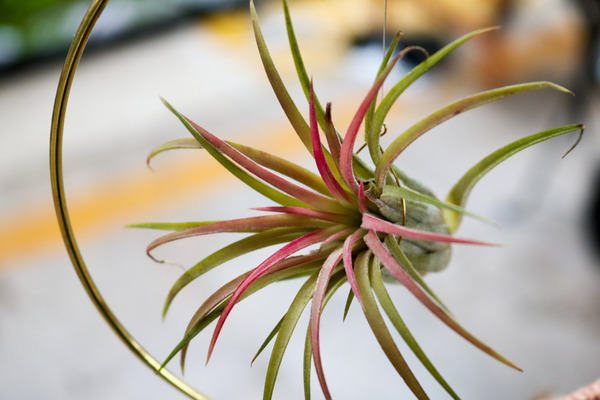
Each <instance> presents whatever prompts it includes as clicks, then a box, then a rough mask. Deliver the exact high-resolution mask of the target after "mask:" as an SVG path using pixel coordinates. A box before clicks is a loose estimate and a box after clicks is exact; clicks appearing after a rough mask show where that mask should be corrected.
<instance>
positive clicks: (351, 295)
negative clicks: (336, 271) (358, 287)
mask: <svg viewBox="0 0 600 400" xmlns="http://www.w3.org/2000/svg"><path fill="white" fill-rule="evenodd" d="M346 276H347V275H346ZM355 279H356V278H355ZM352 300H354V290H352V288H350V290H349V291H348V297H346V304H345V305H344V316H343V317H342V321H345V320H346V317H347V316H348V312H349V311H350V306H351V305H352Z"/></svg>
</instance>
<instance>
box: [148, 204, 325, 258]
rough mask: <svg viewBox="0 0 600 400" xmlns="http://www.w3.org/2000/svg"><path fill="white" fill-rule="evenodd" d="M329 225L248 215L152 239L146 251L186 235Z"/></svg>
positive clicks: (286, 217)
mask: <svg viewBox="0 0 600 400" xmlns="http://www.w3.org/2000/svg"><path fill="white" fill-rule="evenodd" d="M328 225H330V224H329V223H327V222H325V221H319V220H313V219H310V218H306V217H302V216H299V215H285V214H283V215H263V216H260V217H248V218H239V219H232V220H227V221H217V222H213V223H210V224H205V225H198V226H193V227H191V228H187V229H183V230H181V231H176V232H173V233H169V234H168V235H164V236H161V237H159V238H158V239H156V240H154V241H153V242H152V243H150V244H149V245H148V247H147V248H146V253H148V254H150V252H151V251H152V250H154V249H155V248H157V247H158V246H161V245H163V244H165V243H169V242H172V241H175V240H179V239H184V238H188V237H195V236H202V235H209V234H213V233H224V232H253V231H262V230H265V229H272V228H285V227H292V226H296V227H305V228H309V227H312V228H319V227H324V226H328Z"/></svg>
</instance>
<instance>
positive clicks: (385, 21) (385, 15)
mask: <svg viewBox="0 0 600 400" xmlns="http://www.w3.org/2000/svg"><path fill="white" fill-rule="evenodd" d="M386 31H387V0H383V32H382V35H381V41H382V51H383V57H385V45H386V43H385V42H386V37H385V33H386ZM384 84H385V82H384V83H383V84H382V85H381V100H383V95H384V90H383V86H384ZM381 100H380V101H381Z"/></svg>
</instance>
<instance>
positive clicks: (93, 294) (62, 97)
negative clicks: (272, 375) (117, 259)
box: [50, 0, 209, 400]
mask: <svg viewBox="0 0 600 400" xmlns="http://www.w3.org/2000/svg"><path fill="white" fill-rule="evenodd" d="M107 3H108V0H94V1H93V2H92V4H91V6H90V7H89V9H88V10H87V12H86V14H85V16H84V17H83V20H82V21H81V24H80V25H79V28H78V30H77V33H76V34H75V38H74V39H73V42H71V47H70V48H69V52H68V53H67V58H66V60H65V64H64V66H63V69H62V73H61V75H60V81H59V83H58V89H57V91H56V99H55V101H54V109H53V114H52V125H51V131H50V175H51V176H50V178H51V183H52V196H53V198H54V207H55V210H56V216H57V218H58V224H59V226H60V231H61V234H62V237H63V241H64V243H65V247H66V248H67V251H68V253H69V257H70V258H71V262H72V263H73V267H74V268H75V271H76V272H77V275H78V276H79V279H80V280H81V284H82V285H83V287H84V288H85V290H86V292H87V294H88V295H89V297H90V299H91V300H92V302H93V303H94V304H95V305H96V308H97V309H98V311H99V312H100V314H101V315H102V316H103V317H104V319H105V320H106V322H107V323H108V325H110V327H111V328H112V329H113V331H114V332H115V333H116V335H117V336H118V337H119V338H121V340H122V341H123V342H124V343H125V345H126V346H127V347H128V348H129V349H130V350H131V351H132V352H133V353H134V354H135V355H136V356H137V357H138V358H139V359H140V360H142V361H143V362H144V363H145V364H146V365H148V366H149V367H150V368H151V369H152V370H154V371H155V372H156V373H157V374H158V375H159V376H161V377H162V378H163V379H165V380H166V381H167V382H169V383H170V384H171V385H173V386H174V387H175V388H177V389H178V390H180V391H181V392H183V393H184V394H186V395H187V396H188V397H190V398H192V399H195V400H209V399H208V398H207V397H205V396H204V395H202V394H200V393H198V392H197V391H196V390H194V389H193V388H192V387H190V386H189V385H188V384H186V383H185V382H183V381H182V380H180V379H179V378H178V377H176V376H175V375H173V374H172V373H171V372H169V371H168V370H166V369H164V368H163V369H160V365H161V363H160V362H158V361H157V360H156V359H155V358H154V357H152V355H150V353H148V352H147V351H146V350H144V349H143V348H142V346H141V345H140V344H139V343H138V342H137V341H136V340H135V339H134V338H133V337H132V336H131V335H130V334H129V332H127V330H126V329H125V327H124V326H123V324H121V322H120V321H119V320H118V319H117V317H116V316H115V314H114V313H113V312H112V310H111V309H110V307H109V306H108V305H107V304H106V302H105V301H104V298H103V297H102V295H101V294H100V291H99V290H98V288H97V287H96V285H95V283H94V281H93V279H92V277H91V275H90V273H89V270H88V268H87V266H86V265H85V262H84V261H83V258H82V256H81V253H80V251H79V247H78V245H77V241H76V239H75V235H74V233H73V228H72V227H71V220H70V218H69V212H68V208H67V202H66V198H65V191H64V183H63V172H62V137H63V128H64V121H65V115H66V111H67V102H68V99H69V93H70V90H71V84H72V83H73V77H74V76H75V71H76V70H77V66H78V65H79V61H80V60H81V57H82V55H83V51H84V49H85V46H86V44H87V41H88V39H89V37H90V34H91V33H92V29H93V28H94V25H95V24H96V21H97V20H98V18H99V17H100V15H101V14H102V11H103V10H104V7H105V6H106V4H107Z"/></svg>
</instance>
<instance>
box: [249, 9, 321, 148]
mask: <svg viewBox="0 0 600 400" xmlns="http://www.w3.org/2000/svg"><path fill="white" fill-rule="evenodd" d="M250 15H251V18H252V27H253V28H254V36H255V38H256V44H257V47H258V52H259V54H260V59H261V60H262V63H263V67H264V69H265V72H266V73H267V78H268V79H269V82H270V83H271V87H272V88H273V92H275V95H276V96H277V100H278V101H279V104H280V105H281V108H282V109H283V111H284V112H285V115H286V116H287V118H288V120H289V121H290V124H291V125H292V127H293V128H294V130H295V131H296V134H297V135H298V137H299V138H300V140H301V141H302V143H303V144H304V146H305V147H306V148H307V149H308V151H309V152H310V153H311V154H312V153H313V152H312V143H311V140H310V128H309V127H308V124H307V123H306V121H305V120H304V118H303V117H302V114H300V111H298V108H297V107H296V105H295V104H294V101H293V100H292V98H291V96H290V94H289V93H288V91H287V89H286V88H285V85H284V84H283V81H282V80H281V76H280V75H279V72H278V71H277V68H275V64H274V63H273V59H272V58H271V55H270V54H269V50H268V48H267V44H266V43H265V39H264V37H263V34H262V31H261V29H260V25H259V23H258V16H257V15H256V8H255V7H254V2H253V1H252V0H250Z"/></svg>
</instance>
